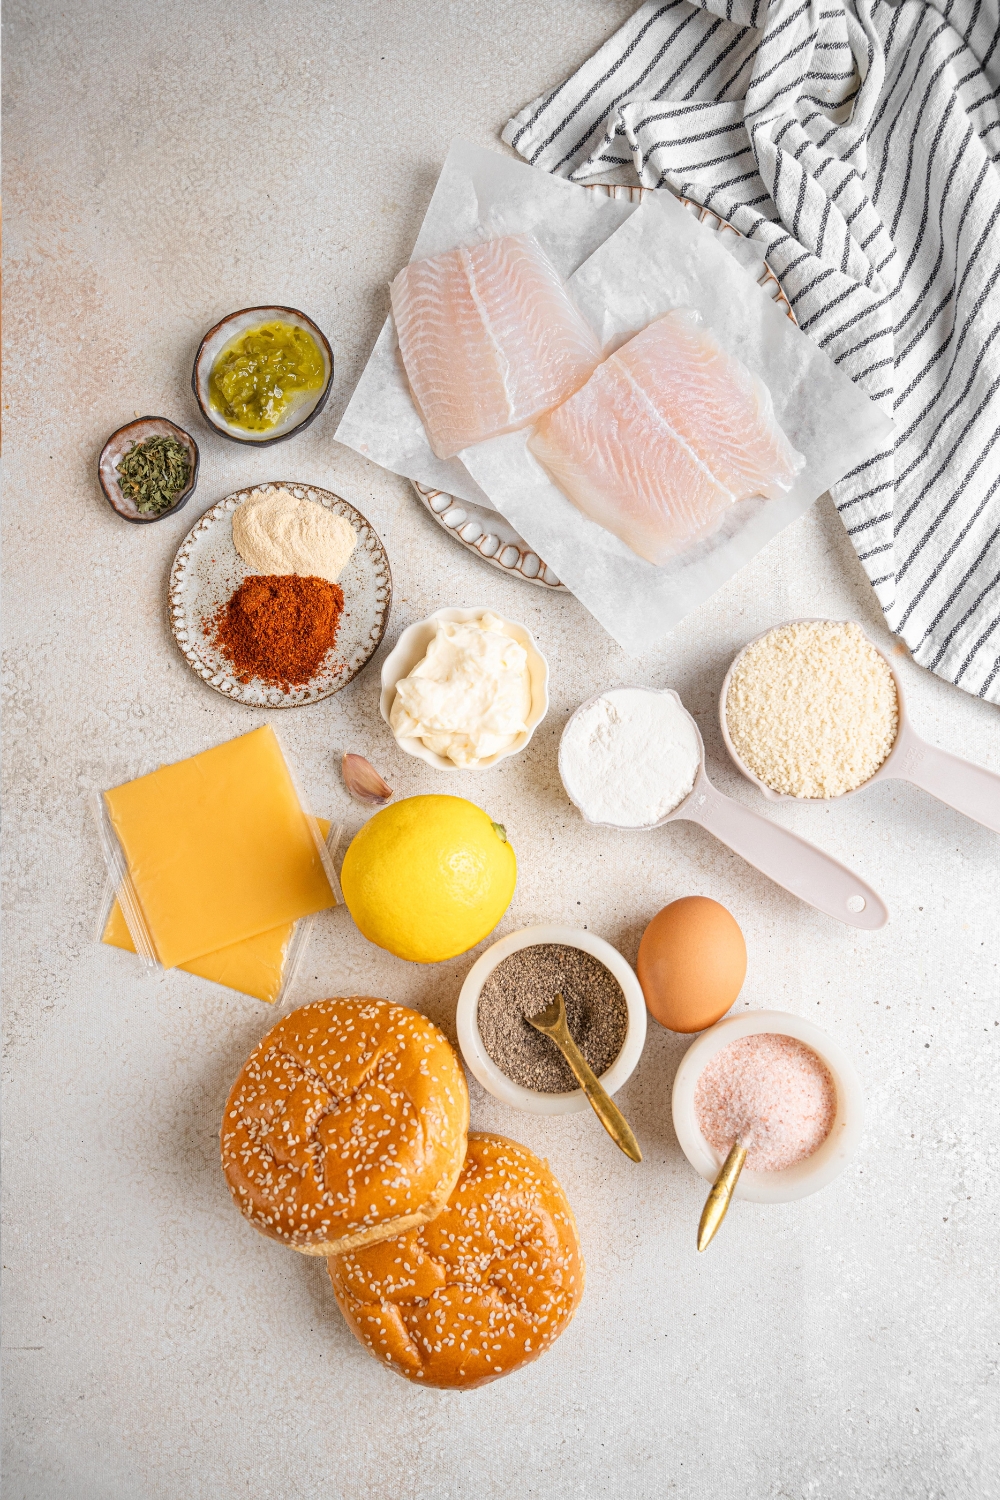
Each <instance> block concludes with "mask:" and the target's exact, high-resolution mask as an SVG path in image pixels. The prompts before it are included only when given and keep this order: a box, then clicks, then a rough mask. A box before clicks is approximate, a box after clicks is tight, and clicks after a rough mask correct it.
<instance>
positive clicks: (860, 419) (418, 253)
mask: <svg viewBox="0 0 1000 1500" xmlns="http://www.w3.org/2000/svg"><path fill="white" fill-rule="evenodd" d="M524 232H530V233H533V234H534V235H535V236H536V237H537V239H538V240H539V243H540V244H541V245H542V246H543V248H544V249H545V251H546V253H547V254H548V255H549V256H550V258H551V259H552V261H553V263H554V264H555V266H556V268H557V269H558V270H559V272H560V274H561V275H562V276H564V277H565V278H567V279H568V282H569V286H570V290H571V292H572V295H573V298H574V301H575V302H576V303H577V305H578V307H579V308H580V310H581V312H582V313H583V314H584V316H585V317H586V318H587V319H588V321H589V322H590V323H591V324H592V326H593V327H594V329H595V331H596V332H597V334H598V336H599V338H600V339H601V342H602V344H603V346H604V348H605V352H606V353H610V352H611V351H612V350H613V349H615V348H617V347H618V346H619V345H620V344H622V343H624V342H625V340H626V339H627V338H629V337H631V335H632V334H633V333H637V332H638V331H639V330H640V329H641V328H644V327H645V326H646V324H647V323H649V322H650V321H651V320H652V319H653V318H656V317H659V316H660V315H661V314H663V313H665V312H667V311H668V310H669V309H670V308H672V307H693V308H696V309H697V310H698V311H699V312H700V313H701V315H702V317H703V319H704V321H705V323H706V325H707V327H709V328H711V330H712V332H713V333H714V334H715V336H716V337H717V338H718V340H719V342H720V343H721V344H722V345H723V346H724V347H725V348H726V349H727V350H728V351H729V352H730V353H732V354H734V355H736V356H737V357H738V358H740V359H742V360H743V362H744V363H745V364H746V365H747V366H748V368H749V369H751V370H752V371H753V372H754V373H755V374H756V375H759V376H760V378H761V379H762V380H764V382H765V383H766V384H767V386H768V387H769V389H770V391H771V395H772V397H773V399H774V408H775V414H776V416H777V419H778V421H779V422H780V424H781V426H782V427H783V428H784V430H785V432H786V433H787V435H788V437H789V439H790V440H791V442H792V444H793V446H794V447H795V448H797V449H798V450H799V452H801V453H803V454H804V455H805V458H806V466H805V468H804V470H803V472H802V473H801V474H800V475H799V477H798V479H797V481H796V483H795V485H794V487H793V488H792V490H791V491H790V492H789V494H788V495H787V496H784V497H783V498H782V499H780V500H771V501H767V500H747V501H744V502H743V503H742V504H740V505H738V506H734V507H733V508H732V510H731V511H730V512H729V514H728V516H727V517H726V519H725V521H724V522H723V525H722V526H721V527H720V529H719V530H718V531H717V532H716V533H715V535H714V536H713V537H711V538H709V539H708V540H707V541H704V542H701V543H699V544H698V545H697V546H695V547H693V548H691V549H690V550H689V551H688V552H686V553H684V554H682V556H681V557H679V558H677V559H675V560H673V561H672V562H671V563H668V564H665V565H663V566H660V567H657V566H655V565H654V564H652V563H649V562H646V561H645V559H643V558H640V557H637V556H636V555H635V553H633V552H632V551H631V550H630V549H629V548H628V547H626V545H625V543H624V542H622V541H620V540H619V538H617V537H616V536H614V535H612V533H611V532H608V531H605V530H604V528H603V527H601V526H598V525H597V523H596V522H594V521H591V520H589V519H588V518H587V517H585V516H583V515H582V514H581V513H580V512H579V511H578V510H577V509H576V507H575V506H574V505H573V504H572V503H571V502H570V501H569V500H568V499H567V498H566V497H565V495H563V493H562V491H561V490H559V489H558V488H557V486H556V485H554V484H553V483H552V482H551V480H550V479H549V478H548V476H547V475H546V473H545V471H544V470H543V469H542V468H541V466H540V465H539V464H538V463H537V462H536V460H535V459H534V458H533V457H532V455H531V454H530V453H529V452H528V449H527V446H526V442H527V433H526V432H517V433H511V434H509V435H507V436H505V437H501V438H494V439H492V440H490V441H489V442H486V443H479V444H477V445H476V446H475V447H474V448H468V449H466V450H464V451H463V453H462V454H461V456H460V458H455V459H445V460H442V459H439V458H437V457H435V455H434V454H433V453H432V451H431V448H430V444H429V443H428V441H427V437H426V434H425V432H424V427H423V423H422V422H421V420H420V417H419V415H418V413H417V410H416V408H415V406H414V404H413V401H412V399H411V397H410V393H409V388H408V386H407V384H406V377H405V374H404V372H403V369H402V365H401V363H400V360H399V354H398V347H397V344H396V336H395V330H394V328H393V325H392V320H391V318H390V319H388V320H387V321H386V324H385V326H384V328H383V329H382V333H381V335H380V336H379V340H378V343H377V344H376V346H375V349H374V351H373V353H372V356H371V359H370V360H369V362H368V365H367V366H366V368H365V371H364V374H363V375H362V377H361V380H360V381H359V383H358V386H357V389H356V390H355V393H354V396H353V397H352V399H351V402H350V405H349V406H348V408H347V411H346V412H345V414H344V417H343V420H342V421H341V424H340V427H339V428H338V430H337V434H336V436H337V439H338V441H340V442H343V443H346V444H348V446H350V447H352V448H355V449H356V450H357V451H358V452H359V453H363V454H364V455H365V456H366V457H368V458H371V459H373V460H374V461H375V462H376V463H379V464H382V465H383V467H385V468H388V469H392V470H393V471H394V472H395V473H398V474H404V475H406V476H407V477H408V478H411V479H417V480H419V481H420V482H421V483H423V484H426V485H429V486H432V487H434V488H437V489H441V490H444V491H446V492H447V493H449V494H452V495H455V496H457V497H458V498H460V499H464V500H467V501H470V502H472V503H474V504H478V505H488V506H492V507H493V508H494V509H496V510H498V511H500V512H501V514H502V515H504V516H505V517H506V518H507V520H508V521H510V522H511V524H512V525H513V526H515V527H516V528H517V530H518V531H519V532H520V534H521V535H522V536H523V537H524V539H525V541H526V542H527V543H528V545H529V546H530V547H531V548H532V549H533V550H534V551H535V552H536V553H537V554H538V555H539V556H540V557H542V558H544V560H545V562H546V563H547V564H548V565H549V566H550V567H551V568H552V569H553V570H554V572H555V573H556V574H557V575H558V576H559V578H561V579H562V581H563V582H564V583H565V584H566V586H567V587H568V588H569V589H571V590H572V592H573V593H574V594H575V595H576V596H577V598H578V599H579V600H580V601H581V603H583V604H584V605H585V606H586V607H587V609H589V610H590V612H591V613H592V614H593V615H594V616H595V618H596V619H598V620H599V621H600V622H601V624H602V625H603V626H604V627H605V629H606V630H608V632H609V633H610V634H611V635H612V636H613V637H614V639H615V640H616V641H618V643H619V644H620V645H621V646H622V647H624V649H625V650H626V651H628V652H630V653H631V654H633V655H641V654H642V653H643V652H644V651H645V650H647V649H648V648H649V647H650V646H652V645H653V644H654V643H655V642H656V641H658V640H659V639H661V637H662V636H664V635H665V634H666V633H667V632H668V631H669V630H670V629H671V628H672V627H673V626H674V625H675V624H676V623H677V622H678V621H679V620H681V619H683V618H684V616H685V615H687V614H689V613H690V611H691V610H692V609H694V608H695V607H696V606H697V605H699V604H701V603H702V602H703V601H704V600H705V599H707V598H709V597H710V596H711V595H712V594H713V593H714V592H715V590H716V589H718V588H719V587H720V586H721V585H722V584H723V583H725V582H726V580H727V579H728V578H731V577H732V575H733V574H734V573H735V572H736V571H737V570H738V569H739V568H740V567H742V566H743V564H744V563H745V562H747V561H748V560H749V559H750V558H751V557H753V556H754V554H755V553H756V552H758V551H759V550H760V549H761V547H763V546H764V545H765V544H766V543H767V542H768V541H770V539H771V538H772V537H773V536H775V535H777V533H778V532H779V531H781V530H783V528H784V527H785V526H787V525H788V524H789V522H791V521H793V520H795V519H796V517H797V516H799V515H801V514H802V512H803V511H804V510H806V509H807V508H808V507H809V505H811V504H812V502H813V501H814V500H815V499H816V498H817V496H818V495H821V494H822V493H823V492H824V491H825V490H827V489H828V488H829V487H830V485H831V484H833V483H835V482H836V481H837V480H838V479H839V478H841V477H842V476H843V475H844V474H845V473H847V472H848V470H850V469H852V468H854V467H855V466H856V465H857V464H859V463H861V462H862V461H863V460H864V459H865V458H867V457H869V455H870V454H871V453H873V452H874V451H875V450H876V449H877V448H878V447H879V445H880V444H882V443H883V442H884V440H885V438H886V436H887V435H888V434H889V432H891V430H892V422H891V420H890V418H889V417H888V416H887V415H885V413H883V412H882V411H881V410H880V409H879V408H878V407H877V406H876V405H875V404H874V403H873V402H871V401H870V400H869V399H868V397H867V396H866V395H864V393H863V392H862V391H861V390H860V389H859V388H858V387H857V386H855V385H854V383H853V382H852V381H851V379H850V378H849V377H848V376H847V375H844V374H843V373H842V372H841V371H840V370H838V369H837V367H836V366H835V365H834V364H833V363H832V362H831V361H830V360H829V359H828V358H827V357H826V355H825V354H824V353H823V351H822V350H821V349H820V348H819V347H818V346H817V345H816V344H814V343H813V342H812V340H811V339H809V338H808V337H807V336H806V335H805V334H803V333H801V332H800V330H799V329H798V328H797V327H796V326H795V325H794V324H793V323H792V322H791V320H790V319H789V318H788V317H787V315H786V314H785V312H784V311H783V309H782V308H781V307H780V306H779V305H777V304H775V303H774V302H772V300H771V299H770V298H769V297H768V295H767V293H766V292H764V291H763V290H762V289H761V288H760V287H759V286H757V284H756V281H755V279H754V277H755V274H756V273H757V272H758V271H759V267H760V265H761V263H762V257H761V255H760V251H759V247H757V246H756V245H752V244H750V243H749V242H746V241H742V242H741V241H740V240H738V239H734V238H733V237H732V236H730V235H722V234H719V233H717V232H715V231H713V230H710V229H707V228H706V227H705V226H703V225H702V224H700V223H699V222H698V220H697V218H696V217H695V216H694V215H693V214H691V213H690V212H689V211H688V210H686V209H684V208H683V207H681V205H680V204H679V203H677V201H676V200H675V199H674V198H672V197H671V196H670V195H669V193H666V192H664V193H659V194H657V195H656V196H655V197H650V198H647V199H646V201H645V202H644V203H643V204H642V205H641V206H638V205H636V204H634V203H633V202H631V201H630V200H628V199H613V198H608V197H606V196H605V195H604V194H602V193H594V192H591V191H589V190H588V189H586V188H583V187H581V186H579V185H578V184H574V183H569V182H566V181H565V180H564V179H562V178H555V177H552V176H550V175H549V174H548V173H546V172H540V171H537V170H535V169H534V168H532V167H528V166H525V165H524V164H522V163H520V162H516V161H513V160H510V159H508V158H505V157H502V156H499V155H497V154H496V153H495V152H492V151H486V150H483V149H482V148H481V147H477V146H472V145H470V144H469V143H468V142H465V141H456V142H455V143H454V144H453V145H452V147H451V150H450V151H449V153H448V158H447V160H446V162H445V165H444V168H443V170H442V173H441V177H440V179H439V180H438V184H437V187H436V188H435V191H434V196H433V198H432V199H431V203H430V206H429V208H428V210H427V214H426V217H425V219H424V223H423V226H422V228H421V231H420V235H419V237H418V239H417V243H416V245H415V246H414V250H413V255H412V257H411V259H420V258H421V257H423V256H428V255H434V254H438V253H439V252H441V251H443V250H447V249H451V248H453V247H454V246H455V245H458V244H469V243H474V242H476V241H478V240H481V239H483V238H484V237H488V236H491V235H499V234H510V233H524Z"/></svg>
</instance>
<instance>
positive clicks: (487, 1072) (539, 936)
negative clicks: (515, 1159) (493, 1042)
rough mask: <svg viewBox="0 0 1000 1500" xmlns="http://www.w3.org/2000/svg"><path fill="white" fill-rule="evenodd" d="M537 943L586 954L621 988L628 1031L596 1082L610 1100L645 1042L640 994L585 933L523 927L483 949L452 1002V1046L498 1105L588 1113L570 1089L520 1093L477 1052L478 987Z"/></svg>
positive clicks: (610, 952)
mask: <svg viewBox="0 0 1000 1500" xmlns="http://www.w3.org/2000/svg"><path fill="white" fill-rule="evenodd" d="M541 943H562V944H564V945H565V946H566V947H567V948H579V949H581V950H582V951H583V952H584V953H590V954H592V955H593V957H594V958H596V959H598V960H599V961H600V962H601V963H602V964H603V965H604V967H605V968H606V969H610V971H611V973H612V974H613V975H614V976H615V978H616V979H617V981H618V983H619V984H620V985H621V987H622V993H623V994H624V996H625V1004H626V1006H627V1007H628V1029H627V1031H626V1032H625V1044H624V1046H623V1047H622V1050H621V1051H620V1052H619V1054H618V1056H617V1057H616V1058H615V1060H614V1062H613V1063H612V1064H611V1066H610V1068H609V1069H608V1071H607V1072H606V1073H602V1074H601V1082H602V1084H603V1085H604V1087H605V1089H606V1090H607V1092H608V1093H609V1094H614V1093H616V1092H617V1091H618V1089H620V1088H621V1086H622V1084H623V1083H625V1081H626V1080H627V1079H628V1078H630V1077H631V1076H632V1074H633V1072H634V1071H635V1066H636V1063H637V1062H638V1061H639V1057H640V1055H641V1053H642V1049H643V1045H644V1044H645V1041H646V1002H645V999H644V998H643V994H642V989H641V987H640V985H639V981H638V979H637V978H636V976H635V973H634V971H633V969H632V967H631V965H630V964H629V963H627V962H626V960H625V959H624V958H622V956H621V954H620V953H619V952H618V949H617V948H612V946H611V944H610V943H606V942H605V941H604V939H603V938H600V937H598V936H597V934H596V933H593V932H585V931H583V930H582V929H581V928H578V927H525V928H522V930H521V931H520V932H512V933H510V934H509V935H508V936H507V937H504V938H500V939H499V941H498V942H495V943H494V944H493V945H492V947H490V948H487V950H486V952H485V953H484V954H482V956H481V957H480V958H478V959H477V960H476V962H475V963H474V964H473V965H472V968H471V969H470V970H469V972H468V974H467V975H466V976H465V983H464V984H463V985H462V991H461V994H460V995H459V997H458V1010H457V1012H456V1015H455V1021H456V1025H457V1027H458V1045H459V1047H460V1048H461V1049H462V1056H463V1057H464V1058H465V1061H466V1065H467V1066H468V1068H469V1069H470V1071H471V1072H472V1074H473V1075H474V1076H475V1077H476V1078H478V1079H479V1082H480V1083H481V1084H482V1086H483V1088H484V1089H486V1090H488V1092H489V1093H491V1094H492V1095H493V1097H494V1098H495V1099H499V1100H500V1101H501V1103H503V1104H512V1105H513V1106H514V1108H515V1109H522V1110H524V1111H525V1112H526V1113H527V1114H530V1115H576V1114H580V1113H581V1111H583V1110H585V1109H589V1108H590V1104H589V1103H588V1101H587V1096H586V1094H585V1093H584V1092H583V1090H582V1089H574V1090H573V1092H572V1093H570V1094H542V1093H538V1092H537V1091H536V1090H535V1089H526V1088H522V1087H521V1085H520V1084H519V1083H515V1082H514V1081H513V1079H511V1078H508V1077H507V1074H506V1073H504V1072H502V1071H501V1069H500V1068H498V1067H497V1065H496V1063H495V1062H494V1061H493V1059H492V1057H490V1055H489V1053H488V1052H487V1050H486V1048H485V1047H484V1046H483V1039H482V1037H481V1036H480V1034H479V1025H478V1022H477V1020H476V1013H477V1010H478V1007H479V996H480V994H481V992H482V988H483V985H484V984H485V983H486V980H487V979H488V978H489V976H490V974H492V972H493V970H494V969H495V968H496V966H497V964H499V963H502V961H503V960H504V959H505V958H509V957H510V955H511V954H512V953H516V952H517V951H518V950H519V949H520V948H536V947H538V946H539V944H541Z"/></svg>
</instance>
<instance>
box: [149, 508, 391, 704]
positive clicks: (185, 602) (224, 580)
mask: <svg viewBox="0 0 1000 1500" xmlns="http://www.w3.org/2000/svg"><path fill="white" fill-rule="evenodd" d="M281 488H284V489H287V490H291V492H292V494H293V495H295V496H297V497H298V498H299V499H300V500H309V501H311V502H312V504H313V505H325V506H326V508H327V510H332V511H335V512H336V513H337V515H338V516H343V517H344V518H345V520H347V521H349V522H350V523H351V525H352V526H353V527H354V530H355V531H356V532H357V534H358V543H357V546H356V547H355V549H354V551H353V552H352V553H351V556H350V559H349V561H348V563H347V566H346V567H345V569H344V571H343V573H342V574H341V575H340V580H339V582H340V586H341V588H342V589H343V591H344V613H343V616H342V619H341V622H340V630H339V632H338V635H337V644H336V645H335V646H334V648H333V650H332V651H330V652H329V653H328V655H327V657H326V660H325V661H324V663H323V666H322V669H321V670H320V671H319V672H318V673H317V674H316V676H315V677H313V678H312V679H311V680H310V681H309V682H308V683H306V684H305V686H303V687H295V688H292V689H291V690H290V691H289V692H287V693H284V692H282V691H281V689H280V688H277V687H274V686H272V685H270V684H267V683H263V682H261V681H260V680H259V678H256V677H255V678H252V679H251V681H249V682H240V681H238V680H237V678H236V677H234V676H233V670H232V666H231V664H230V663H229V662H228V661H227V660H226V658H225V657H224V656H223V655H222V653H221V651H219V649H218V647H216V646H215V645H213V644H212V639H211V626H210V621H211V619H212V617H213V616H214V615H215V614H216V612H217V611H218V610H219V609H220V608H221V607H222V606H223V605H224V604H225V603H226V601H227V600H228V599H229V598H231V596H232V594H233V593H234V591H235V590H236V589H237V588H239V586H240V584H241V583H242V582H243V580H244V578H246V577H247V576H248V575H249V573H250V571H251V570H250V569H249V568H248V567H247V566H246V564H245V563H244V562H243V560H242V558H241V557H240V556H239V553H238V552H237V551H236V548H235V547H234V546H233V527H232V516H233V511H234V510H235V509H236V507H237V506H238V505H242V504H243V501H244V500H247V499H249V497H250V496H251V495H252V494H253V493H254V492H255V491H257V490H264V491H265V492H266V491H269V490H276V489H281ZM391 604H392V574H391V573H390V571H389V559H388V558H387V557H386V554H385V548H384V547H383V546H382V543H381V540H380V539H379V537H378V535H377V534H376V532H375V529H374V527H373V526H372V525H371V524H370V522H368V521H366V520H365V518H364V516H363V515H362V514H361V512H360V511H359V510H355V508H354V506H353V505H350V504H348V502H347V501H346V500H343V499H341V497H340V495H335V494H334V493H333V492H332V490H321V489H319V488H317V486H316V485H313V484H296V483H295V482H294V481H292V480H288V479H275V480H273V481H271V483H269V484H258V485H253V486H252V487H251V488H249V489H244V490H236V491H235V492H234V493H233V494H231V495H227V496H226V498H225V499H224V500H220V501H219V503H218V505H213V507H212V509H211V510H208V511H206V512H205V514H204V515H203V516H202V518H201V520H200V521H198V522H197V524H196V525H195V526H192V528H191V530H190V531H189V532H188V534H187V536H186V537H185V538H184V540H183V542H182V543H181V547H180V551H179V552H178V553H177V556H176V558H175V559H174V566H173V568H172V570H171V573H170V591H169V596H168V603H167V607H168V609H169V612H170V627H171V629H172V630H173V633H174V639H175V640H176V642H177V644H178V646H179V647H180V649H181V652H182V654H183V656H184V660H185V661H186V662H187V663H188V665H189V666H190V667H191V668H192V669H193V670H194V671H195V672H197V674H198V676H199V677H200V678H201V679H202V681H203V682H205V683H207V684H208V686H209V687H211V688H214V689H215V691H216V692H217V693H224V694H225V696H226V697H227V698H235V699H236V701H237V702H238V703H246V704H248V705H249V706H250V707H251V708H297V707H299V706H300V705H301V704H303V703H318V702H319V700H320V699H321V698H329V697H330V695H331V693H336V692H339V691H340V689H341V688H342V687H344V686H346V684H347V683H349V682H350V681H351V679H352V677H356V676H357V674H358V673H359V672H360V671H361V669H362V667H363V666H364V665H365V663H366V662H367V661H369V660H370V658H371V657H372V655H373V654H374V653H375V651H376V650H377V649H378V645H379V642H380V641H381V639H382V637H383V635H384V634H385V627H386V624H387V623H388V620H389V610H390V607H391Z"/></svg>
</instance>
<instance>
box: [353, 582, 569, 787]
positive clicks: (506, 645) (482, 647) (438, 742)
mask: <svg viewBox="0 0 1000 1500" xmlns="http://www.w3.org/2000/svg"><path fill="white" fill-rule="evenodd" d="M548 685H549V669H548V665H547V663H546V661H545V658H544V656H543V655H542V653H541V652H540V651H539V649H538V647H537V646H536V645H535V640H534V637H533V636H532V634H531V631H530V630H528V629H526V627H525V626H524V625H518V624H517V623H516V622H515V621H513V620H504V619H502V618H501V616H499V615H498V614H496V613H495V611H493V610H491V609H487V608H486V607H485V606H481V607H480V608H478V609H437V610H435V611H434V613H433V614H432V615H428V617H427V619H426V620H421V621H420V622H419V623H418V624H416V625H410V626H408V627H407V629H406V630H404V631H403V634H402V635H401V636H400V638H399V640H398V641H397V642H396V644H395V646H394V647H393V649H392V651H390V653H389V655H388V656H387V657H386V659H385V661H384V662H383V664H382V697H381V700H380V702H379V708H380V710H381V713H382V717H383V719H384V720H385V722H386V723H387V724H388V726H389V728H390V729H391V730H392V733H393V735H394V737H395V739H396V743H397V744H398V745H399V746H400V747H401V748H402V749H403V750H405V751H406V752H407V754H408V755H416V756H417V757H418V758H419V759H420V760H424V761H426V762H427V764H428V765H429V766H437V767H438V769H439V770H441V771H455V770H462V771H484V770H486V769H487V768H488V767H489V766H495V765H496V764H497V762H498V761H501V760H504V759H505V758H506V757H507V756H508V755H517V754H518V752H519V751H521V750H523V749H524V747H525V745H526V744H527V743H528V741H529V740H530V739H531V736H532V735H533V734H534V732H535V729H536V727H537V726H538V725H539V724H540V723H541V722H542V720H543V719H544V717H545V714H546V712H547V710H548V706H549V687H548Z"/></svg>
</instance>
